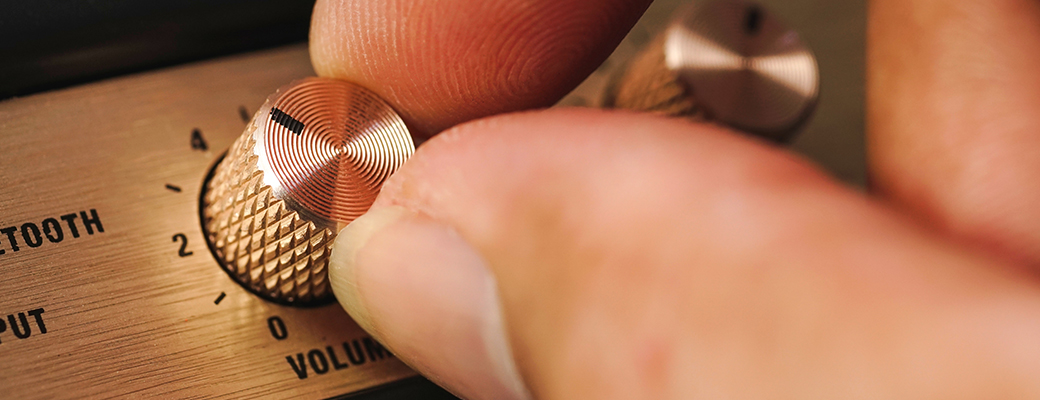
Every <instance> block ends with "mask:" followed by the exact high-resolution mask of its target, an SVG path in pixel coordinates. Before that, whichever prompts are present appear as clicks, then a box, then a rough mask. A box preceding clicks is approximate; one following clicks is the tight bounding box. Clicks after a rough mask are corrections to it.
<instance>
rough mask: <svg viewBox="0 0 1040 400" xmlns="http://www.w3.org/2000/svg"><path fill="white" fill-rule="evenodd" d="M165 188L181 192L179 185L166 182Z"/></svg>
mask: <svg viewBox="0 0 1040 400" xmlns="http://www.w3.org/2000/svg"><path fill="white" fill-rule="evenodd" d="M166 188H167V189H170V190H171V191H174V192H177V193H180V192H181V187H180V186H174V185H171V184H169V183H167V184H166Z"/></svg>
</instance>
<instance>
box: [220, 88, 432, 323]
mask: <svg viewBox="0 0 1040 400" xmlns="http://www.w3.org/2000/svg"><path fill="white" fill-rule="evenodd" d="M414 151H415V145H414V143H413V142H412V138H411V135H409V133H408V129H407V127H406V126H405V124H404V121H402V120H401V117H400V116H399V115H397V113H396V112H394V110H393V109H392V108H391V107H390V106H389V105H388V104H387V103H386V102H385V101H383V100H382V99H380V98H379V97H378V96H376V95H375V94H374V93H372V92H371V91H369V90H367V89H365V88H363V87H360V86H358V85H355V84H352V83H349V82H345V81H340V80H334V79H324V78H307V79H303V80H299V81H296V82H293V83H291V84H289V85H287V86H285V87H283V88H281V89H279V90H278V91H277V92H275V94H273V95H271V97H269V98H268V99H267V102H266V103H264V105H263V106H262V107H260V110H259V111H257V113H256V115H254V116H253V120H252V122H250V123H249V126H248V127H246V130H245V132H244V133H243V134H242V136H240V137H239V138H238V139H237V140H235V142H234V144H232V145H231V148H230V149H229V150H228V152H227V154H226V155H225V156H224V158H223V160H221V161H220V163H219V164H217V166H216V168H215V169H214V170H213V171H212V172H211V174H210V178H209V180H208V182H207V183H206V187H205V193H204V195H203V198H202V226H203V228H204V230H205V232H206V237H207V239H208V241H209V245H210V248H211V249H212V250H213V253H214V255H215V256H216V258H217V260H218V261H219V262H220V264H221V265H222V266H223V267H224V269H225V270H226V271H227V272H228V274H229V275H231V277H232V278H234V279H235V280H236V281H238V282H239V283H240V284H242V285H243V286H245V287H246V288H247V289H249V290H250V291H252V292H253V293H256V294H258V295H260V296H261V297H264V298H266V299H269V300H272V301H276V302H279V303H283V304H292V305H315V304H322V303H325V302H328V301H329V300H331V299H332V293H331V290H330V288H329V282H328V262H329V253H330V251H331V250H332V243H333V241H334V239H335V236H336V233H337V232H339V230H340V229H341V228H343V227H344V226H346V224H348V223H350V222H351V221H353V220H354V219H355V218H357V217H358V216H360V215H361V214H363V213H365V211H367V210H368V208H369V207H370V206H371V205H372V202H373V201H374V200H375V198H376V195H378V194H379V189H380V188H381V187H382V184H383V182H384V181H385V180H386V179H387V178H388V177H389V176H390V175H391V174H392V173H393V172H394V171H396V170H397V168H398V167H400V166H401V164H403V163H404V162H405V160H407V159H408V157H410V156H411V155H412V153H413V152H414Z"/></svg>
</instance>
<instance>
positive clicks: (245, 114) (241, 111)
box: [238, 106, 249, 122]
mask: <svg viewBox="0 0 1040 400" xmlns="http://www.w3.org/2000/svg"><path fill="white" fill-rule="evenodd" d="M238 116H239V117H240V118H242V122H249V110H246V106H238Z"/></svg>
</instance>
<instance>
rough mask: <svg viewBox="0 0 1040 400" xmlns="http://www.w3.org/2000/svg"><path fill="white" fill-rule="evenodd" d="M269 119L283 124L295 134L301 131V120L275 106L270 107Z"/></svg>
mask: <svg viewBox="0 0 1040 400" xmlns="http://www.w3.org/2000/svg"><path fill="white" fill-rule="evenodd" d="M271 120H272V121H274V122H277V123H279V124H281V125H282V126H284V127H285V128H286V129H288V130H290V131H292V133H295V134H296V135H299V134H301V133H303V122H300V121H299V120H297V119H296V118H293V117H291V116H289V114H286V113H285V112H283V111H282V110H279V109H277V108H272V109H271Z"/></svg>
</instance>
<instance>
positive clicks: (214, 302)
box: [213, 292, 227, 305]
mask: <svg viewBox="0 0 1040 400" xmlns="http://www.w3.org/2000/svg"><path fill="white" fill-rule="evenodd" d="M224 296H227V295H226V294H224V292H220V296H217V299H216V300H213V304H217V305H219V304H220V302H221V301H223V300H224Z"/></svg>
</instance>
